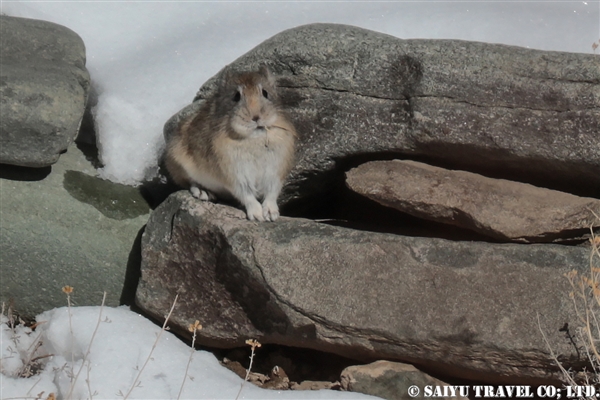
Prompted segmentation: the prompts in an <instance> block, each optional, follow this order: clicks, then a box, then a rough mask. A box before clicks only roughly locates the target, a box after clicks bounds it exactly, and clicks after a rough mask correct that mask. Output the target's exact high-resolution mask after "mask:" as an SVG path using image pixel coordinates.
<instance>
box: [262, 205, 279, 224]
mask: <svg viewBox="0 0 600 400" xmlns="http://www.w3.org/2000/svg"><path fill="white" fill-rule="evenodd" d="M262 212H263V217H264V218H265V221H275V220H277V218H279V207H278V206H277V203H274V202H268V201H265V202H264V203H263V205H262Z"/></svg>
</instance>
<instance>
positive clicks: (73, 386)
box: [65, 292, 106, 399]
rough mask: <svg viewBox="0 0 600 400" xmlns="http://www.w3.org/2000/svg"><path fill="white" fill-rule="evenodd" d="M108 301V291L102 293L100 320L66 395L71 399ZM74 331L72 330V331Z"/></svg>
mask: <svg viewBox="0 0 600 400" xmlns="http://www.w3.org/2000/svg"><path fill="white" fill-rule="evenodd" d="M105 302H106V292H104V294H103V295H102V304H100V312H99V313H98V320H97V321H96V327H95V328H94V332H93V333H92V337H91V338H90V343H89V344H88V348H87V350H86V352H85V354H84V355H83V359H82V360H81V366H80V367H79V370H78V371H77V374H76V375H75V377H74V378H73V380H72V382H71V387H70V388H69V393H68V394H67V396H66V397H65V398H66V399H71V398H72V396H73V390H74V389H75V384H76V383H77V379H79V375H80V374H81V371H83V367H84V365H85V364H86V362H88V357H89V355H90V351H91V350H92V343H94V338H95V337H96V333H98V328H99V327H100V322H102V312H103V311H104V303H105ZM70 320H71V314H70V311H69V322H70ZM71 333H72V332H71ZM72 368H73V364H71V369H72Z"/></svg>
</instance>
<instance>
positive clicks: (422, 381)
mask: <svg viewBox="0 0 600 400" xmlns="http://www.w3.org/2000/svg"><path fill="white" fill-rule="evenodd" d="M340 382H341V385H342V390H347V391H350V392H359V393H364V394H369V395H371V396H377V397H381V398H382V399H387V400H401V399H402V400H409V399H424V398H428V397H435V398H438V399H455V400H466V399H467V398H468V397H467V396H468V387H467V386H462V387H458V388H457V387H455V386H449V385H448V384H447V383H444V382H442V381H440V380H439V379H435V378H433V377H431V376H429V375H427V374H426V373H424V372H421V371H419V370H418V369H416V368H415V367H414V366H412V365H410V364H402V363H395V362H391V361H384V360H381V361H375V362H374V363H371V364H367V365H356V366H352V367H348V368H346V369H344V370H343V371H342V375H341V379H340ZM426 386H429V387H430V389H431V390H432V391H433V390H439V393H438V392H432V393H429V395H427V393H425V391H424V390H425V387H426ZM445 387H447V388H445ZM415 388H417V389H418V391H416V390H415ZM438 388H439V389H438ZM460 388H462V393H461V392H460ZM433 393H434V394H435V396H432V394H433Z"/></svg>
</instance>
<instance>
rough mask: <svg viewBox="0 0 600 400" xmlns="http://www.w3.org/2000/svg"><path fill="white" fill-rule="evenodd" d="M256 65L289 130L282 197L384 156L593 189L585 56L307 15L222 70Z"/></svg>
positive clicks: (310, 193) (596, 181) (594, 89)
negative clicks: (289, 157)
mask: <svg viewBox="0 0 600 400" xmlns="http://www.w3.org/2000/svg"><path fill="white" fill-rule="evenodd" d="M260 63H267V64H268V65H269V66H270V67H271V69H272V70H273V72H274V73H275V74H276V75H278V76H279V81H278V85H279V89H280V91H281V92H282V98H283V101H284V103H285V106H286V108H287V110H288V111H289V114H290V116H291V117H292V120H293V121H294V123H295V125H296V128H297V130H298V133H299V141H298V148H297V165H296V167H295V168H294V170H293V171H292V173H291V175H290V177H289V179H288V182H287V185H286V186H285V187H284V189H283V192H282V195H281V203H282V204H283V205H285V204H288V203H290V202H293V201H294V200H301V199H302V200H303V201H305V202H309V203H312V202H316V203H318V204H323V203H324V202H327V201H328V199H329V195H330V194H331V193H332V192H333V191H334V190H335V188H337V187H339V186H343V172H345V171H346V170H347V169H349V167H352V166H356V165H358V164H359V163H360V162H363V161H365V160H374V159H383V158H390V153H392V156H393V157H394V158H406V157H410V158H420V159H426V160H428V161H429V162H430V163H432V164H437V165H441V166H449V167H452V168H456V169H464V170H469V171H473V172H484V171H485V172H486V174H488V175H494V176H499V177H503V178H511V179H516V180H520V181H523V182H529V183H532V182H533V183H538V185H539V186H548V187H552V188H559V189H563V190H566V191H571V192H574V193H581V194H584V195H587V196H600V135H598V132H600V69H599V68H598V57H597V56H595V55H592V54H573V53H561V52H551V51H540V50H530V49H525V48H520V47H515V46H506V45H499V44H488V43H478V42H467V41H460V40H425V39H412V40H403V39H398V38H395V37H392V36H388V35H385V34H382V33H377V32H373V31H369V30H365V29H361V28H357V27H352V26H346V25H336V24H311V25H305V26H300V27H296V28H293V29H289V30H287V31H284V32H281V33H279V34H277V35H275V36H274V37H272V38H270V39H268V40H266V41H265V42H263V43H261V44H260V45H258V46H257V47H255V48H254V49H252V50H251V51H249V52H248V53H246V54H245V55H243V56H241V57H240V58H238V59H237V60H235V61H234V62H233V63H232V64H231V65H230V67H231V68H234V69H239V70H246V69H254V68H256V67H257V66H258V65H259V64H260ZM222 73H223V71H221V72H220V73H219V74H217V76H215V77H213V78H212V79H211V80H209V81H208V82H206V84H205V85H204V86H202V88H200V90H199V92H198V95H197V96H196V98H195V99H194V100H195V101H194V102H193V103H192V104H190V105H189V106H187V107H185V108H184V109H182V110H181V111H180V112H179V113H178V114H176V115H175V116H173V117H172V118H171V119H170V120H169V121H168V122H167V123H166V125H165V135H166V136H169V135H170V134H171V132H172V131H173V129H174V127H175V126H176V125H177V124H179V123H181V122H182V121H183V120H185V119H187V118H190V116H191V115H193V114H194V112H195V111H196V110H197V109H198V108H199V107H200V106H201V104H202V103H203V102H204V99H206V98H207V97H209V96H211V95H212V93H213V92H214V89H215V85H216V82H217V80H218V79H219V77H220V75H221V74H222ZM400 156H402V157H400ZM296 203H297V202H296Z"/></svg>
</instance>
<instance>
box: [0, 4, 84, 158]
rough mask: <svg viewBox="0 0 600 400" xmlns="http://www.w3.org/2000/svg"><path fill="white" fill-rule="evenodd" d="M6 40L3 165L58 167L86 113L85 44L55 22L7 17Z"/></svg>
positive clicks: (0, 125)
mask: <svg viewBox="0 0 600 400" xmlns="http://www.w3.org/2000/svg"><path fill="white" fill-rule="evenodd" d="M0 38H1V39H0V52H1V53H2V58H1V60H0V65H1V66H2V68H1V71H2V72H1V73H0V105H1V109H2V112H1V115H0V163H4V164H13V165H20V166H26V167H44V166H47V165H51V164H54V163H55V162H56V161H57V160H58V157H59V156H60V154H61V153H62V152H64V151H65V150H66V149H67V147H68V146H69V144H70V143H72V142H73V140H74V138H75V136H76V135H77V132H78V130H79V125H80V123H81V119H82V117H83V113H84V110H85V104H86V101H87V96H88V90H89V86H90V77H89V74H88V72H87V70H86V68H85V46H84V44H83V41H82V40H81V38H80V37H79V36H78V35H77V34H76V33H75V32H73V31H71V30H70V29H68V28H65V27H63V26H60V25H57V24H54V23H51V22H46V21H38V20H32V19H25V18H16V17H7V16H0Z"/></svg>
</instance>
